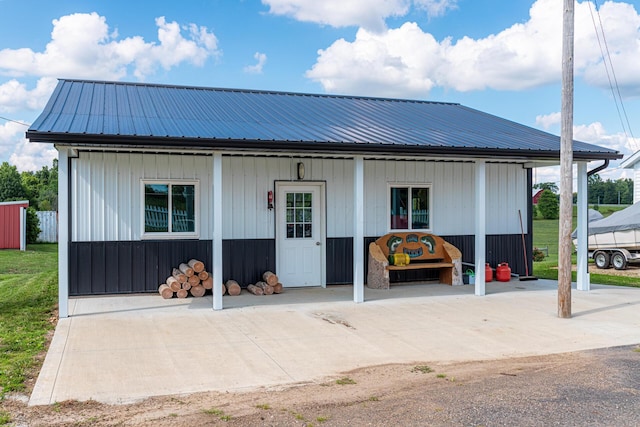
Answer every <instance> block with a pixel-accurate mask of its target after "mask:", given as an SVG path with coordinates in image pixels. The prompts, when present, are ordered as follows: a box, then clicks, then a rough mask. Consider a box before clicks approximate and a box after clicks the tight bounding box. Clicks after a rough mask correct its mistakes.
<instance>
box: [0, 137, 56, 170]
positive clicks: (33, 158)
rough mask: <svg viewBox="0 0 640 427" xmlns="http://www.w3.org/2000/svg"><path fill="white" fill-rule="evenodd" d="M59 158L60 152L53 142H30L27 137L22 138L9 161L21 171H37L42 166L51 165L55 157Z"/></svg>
mask: <svg viewBox="0 0 640 427" xmlns="http://www.w3.org/2000/svg"><path fill="white" fill-rule="evenodd" d="M57 158H58V152H57V151H56V149H55V148H53V145H52V144H41V143H30V142H27V140H26V139H25V138H20V140H19V141H18V142H17V144H16V145H15V150H14V151H13V154H11V156H10V157H9V163H10V164H12V165H15V167H16V168H18V170H19V171H20V172H22V171H36V170H39V169H41V168H42V166H49V165H51V164H52V162H53V159H57Z"/></svg>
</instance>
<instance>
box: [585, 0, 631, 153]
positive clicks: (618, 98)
mask: <svg viewBox="0 0 640 427" xmlns="http://www.w3.org/2000/svg"><path fill="white" fill-rule="evenodd" d="M593 2H594V4H595V7H596V14H597V15H598V22H599V25H600V31H598V24H596V20H595V18H594V16H593V9H592V7H591V2H589V12H590V13H591V22H592V23H593V28H594V30H595V32H596V38H597V39H598V46H599V47H600V53H601V54H602V62H603V64H604V69H605V71H606V73H607V79H608V80H609V87H610V88H611V94H612V95H613V101H614V103H615V105H616V110H617V112H618V118H619V119H620V124H621V125H622V130H623V132H624V134H625V136H626V137H627V140H629V141H630V142H631V145H632V146H633V147H634V149H635V150H636V151H637V150H638V145H637V143H636V139H635V137H634V136H633V131H632V130H631V123H630V122H629V116H628V115H627V110H626V109H625V107H624V102H623V101H622V94H621V93H620V86H619V85H618V79H617V77H616V73H615V69H614V68H613V62H612V61H611V52H610V51H609V45H608V44H607V39H606V37H605V33H604V26H603V25H602V17H601V16H600V11H599V6H598V0H593ZM600 33H602V41H601V40H600ZM603 44H604V49H603V47H602V45H603ZM605 50H606V53H607V54H606V57H605V53H604V52H605ZM607 59H608V60H609V62H608V63H607ZM609 68H611V74H609ZM612 75H613V82H612V81H611V76H612ZM614 86H615V90H614ZM616 94H617V96H616ZM618 102H620V106H618ZM620 109H622V113H621V112H620ZM623 115H624V120H623V117H622V116H623ZM625 120H626V126H625ZM627 129H628V130H629V133H627ZM629 134H631V138H629Z"/></svg>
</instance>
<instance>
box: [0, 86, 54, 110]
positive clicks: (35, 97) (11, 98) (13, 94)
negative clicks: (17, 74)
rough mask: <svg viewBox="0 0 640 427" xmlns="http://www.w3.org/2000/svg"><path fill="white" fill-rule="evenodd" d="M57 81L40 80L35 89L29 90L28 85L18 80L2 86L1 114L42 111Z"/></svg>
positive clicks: (0, 94) (0, 88)
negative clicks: (27, 110) (26, 110)
mask: <svg viewBox="0 0 640 427" xmlns="http://www.w3.org/2000/svg"><path fill="white" fill-rule="evenodd" d="M56 83H57V80H56V79H54V78H51V77H43V78H41V79H39V80H38V82H37V84H36V87H35V88H34V89H31V90H29V89H27V85H26V84H24V83H21V82H19V81H18V80H16V79H11V80H9V81H8V82H5V83H3V84H0V113H11V112H14V111H19V110H25V109H29V110H41V109H42V108H43V107H44V106H45V104H46V103H47V100H48V99H49V96H51V93H52V92H53V89H54V88H55V86H56Z"/></svg>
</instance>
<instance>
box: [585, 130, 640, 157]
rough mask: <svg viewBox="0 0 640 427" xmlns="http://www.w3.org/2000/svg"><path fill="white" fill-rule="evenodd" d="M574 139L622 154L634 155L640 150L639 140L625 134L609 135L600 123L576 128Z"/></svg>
mask: <svg viewBox="0 0 640 427" xmlns="http://www.w3.org/2000/svg"><path fill="white" fill-rule="evenodd" d="M573 139H575V140H577V141H583V142H589V143H591V144H595V145H599V146H601V147H606V148H610V149H612V150H616V151H619V152H620V153H622V154H632V153H634V152H635V151H637V150H638V147H639V144H640V139H639V138H632V137H630V136H628V135H627V134H625V133H624V132H617V133H613V134H609V133H607V131H606V129H605V128H604V126H603V125H602V123H600V122H594V123H591V124H588V125H576V126H574V127H573Z"/></svg>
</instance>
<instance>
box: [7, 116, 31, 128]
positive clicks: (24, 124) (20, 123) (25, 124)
mask: <svg viewBox="0 0 640 427" xmlns="http://www.w3.org/2000/svg"><path fill="white" fill-rule="evenodd" d="M0 119H2V120H6V121H8V122H11V123H17V124H19V125H22V126H26V127H29V125H28V124H27V123H23V122H19V121H17V120H11V119H7V118H6V117H2V116H0Z"/></svg>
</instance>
